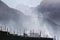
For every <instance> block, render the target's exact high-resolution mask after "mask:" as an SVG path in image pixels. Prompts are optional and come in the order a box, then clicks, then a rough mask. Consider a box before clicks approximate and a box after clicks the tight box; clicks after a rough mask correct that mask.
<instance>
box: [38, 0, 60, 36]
mask: <svg viewBox="0 0 60 40" xmlns="http://www.w3.org/2000/svg"><path fill="white" fill-rule="evenodd" d="M59 10H60V0H43V1H42V2H41V4H40V5H38V7H37V11H38V15H39V14H42V15H43V19H44V22H45V23H46V25H47V28H48V30H50V33H51V34H53V35H56V36H58V37H59V35H60V11H59Z"/></svg>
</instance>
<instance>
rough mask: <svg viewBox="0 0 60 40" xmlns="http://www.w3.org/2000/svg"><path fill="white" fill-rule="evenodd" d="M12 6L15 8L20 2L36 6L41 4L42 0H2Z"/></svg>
mask: <svg viewBox="0 0 60 40" xmlns="http://www.w3.org/2000/svg"><path fill="white" fill-rule="evenodd" d="M2 1H3V2H5V3H6V4H7V5H9V6H10V7H13V8H15V7H16V6H17V5H19V4H24V5H26V6H29V7H36V6H37V5H38V4H40V2H41V0H9V1H8V0H2Z"/></svg>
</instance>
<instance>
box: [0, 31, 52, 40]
mask: <svg viewBox="0 0 60 40" xmlns="http://www.w3.org/2000/svg"><path fill="white" fill-rule="evenodd" d="M0 40H53V39H52V38H42V37H40V38H34V37H24V36H17V35H13V34H10V33H9V32H4V31H0Z"/></svg>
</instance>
